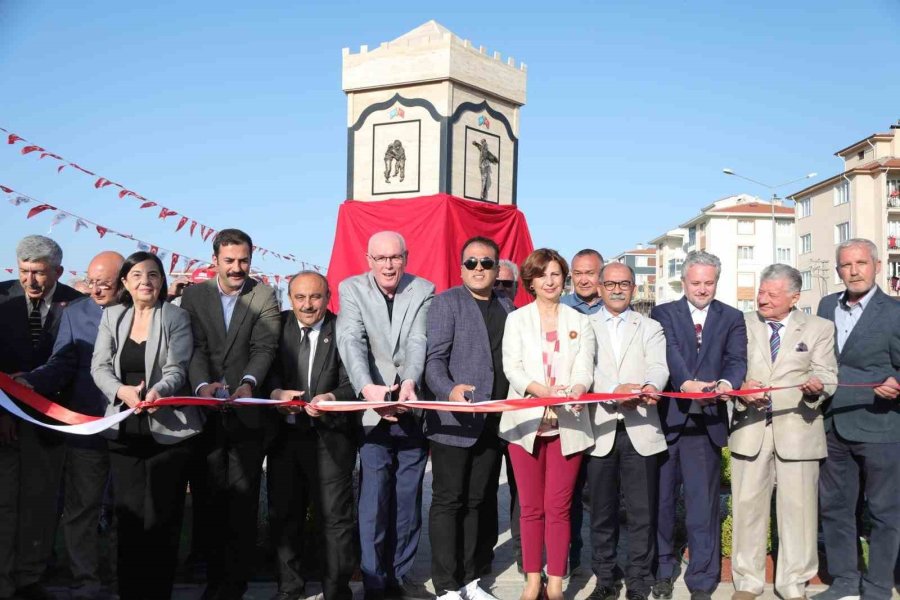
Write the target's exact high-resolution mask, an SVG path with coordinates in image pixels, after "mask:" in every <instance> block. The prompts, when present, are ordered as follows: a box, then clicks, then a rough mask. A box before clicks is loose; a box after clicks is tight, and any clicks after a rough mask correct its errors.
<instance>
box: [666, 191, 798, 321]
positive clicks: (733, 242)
mask: <svg viewBox="0 0 900 600" xmlns="http://www.w3.org/2000/svg"><path fill="white" fill-rule="evenodd" d="M652 243H653V244H654V246H655V249H656V255H657V277H658V281H659V282H660V285H658V286H657V290H659V293H658V296H657V303H662V302H669V301H671V300H677V299H678V298H680V297H681V294H682V290H681V281H680V279H681V263H682V262H683V261H684V255H685V254H686V253H687V252H690V251H692V250H705V251H707V252H710V253H712V254H715V255H716V256H718V257H719V259H720V260H721V261H722V274H721V275H720V277H719V286H718V291H717V295H716V298H717V299H718V300H720V301H722V302H724V303H726V304H730V305H731V306H734V307H736V308H738V309H740V310H742V311H745V312H746V311H751V310H755V309H756V290H757V286H758V284H759V274H760V272H761V271H762V270H763V269H764V268H765V267H767V266H768V265H770V264H772V263H776V262H780V263H784V264H788V265H791V266H794V265H795V258H796V248H795V246H796V237H795V232H794V209H793V208H790V207H787V206H784V205H783V204H782V203H781V201H780V200H778V199H773V200H771V201H765V200H762V199H760V198H757V197H755V196H751V195H749V194H738V195H734V196H728V197H726V198H722V199H721V200H717V201H715V202H713V203H712V204H709V205H707V206H704V207H703V208H702V209H700V213H699V214H697V215H696V216H695V217H693V218H692V219H690V220H688V221H686V222H685V223H682V224H681V225H680V226H679V227H678V228H676V229H672V230H670V231H668V232H666V233H665V234H663V235H661V236H659V237H658V238H656V239H654V240H653V242H652ZM660 269H664V270H660ZM663 274H664V275H665V277H663Z"/></svg>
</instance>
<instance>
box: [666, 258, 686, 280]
mask: <svg viewBox="0 0 900 600" xmlns="http://www.w3.org/2000/svg"><path fill="white" fill-rule="evenodd" d="M683 262H684V259H683V258H670V259H669V277H681V263H683Z"/></svg>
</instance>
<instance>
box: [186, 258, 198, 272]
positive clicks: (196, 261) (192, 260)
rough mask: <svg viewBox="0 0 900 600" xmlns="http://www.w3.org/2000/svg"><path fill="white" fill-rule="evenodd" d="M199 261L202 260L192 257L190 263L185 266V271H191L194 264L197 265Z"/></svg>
mask: <svg viewBox="0 0 900 600" xmlns="http://www.w3.org/2000/svg"><path fill="white" fill-rule="evenodd" d="M198 262H200V261H199V260H197V259H196V258H192V259H191V260H189V261H188V264H187V266H186V267H185V268H184V270H185V271H190V270H191V269H192V268H193V267H194V265H196V264H197V263H198Z"/></svg>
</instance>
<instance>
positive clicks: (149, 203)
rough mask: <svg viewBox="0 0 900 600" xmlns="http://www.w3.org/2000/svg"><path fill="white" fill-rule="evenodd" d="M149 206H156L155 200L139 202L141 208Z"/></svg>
mask: <svg viewBox="0 0 900 600" xmlns="http://www.w3.org/2000/svg"><path fill="white" fill-rule="evenodd" d="M151 206H156V202H149V201H148V202H144V203H143V204H141V208H150V207H151Z"/></svg>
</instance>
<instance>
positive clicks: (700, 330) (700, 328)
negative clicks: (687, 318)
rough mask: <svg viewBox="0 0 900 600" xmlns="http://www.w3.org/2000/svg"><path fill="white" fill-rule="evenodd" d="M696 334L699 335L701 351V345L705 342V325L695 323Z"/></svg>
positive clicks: (698, 346) (698, 342) (698, 343)
mask: <svg viewBox="0 0 900 600" xmlns="http://www.w3.org/2000/svg"><path fill="white" fill-rule="evenodd" d="M694 333H696V334H697V349H698V350H699V349H700V344H701V342H702V341H703V325H701V324H700V323H694Z"/></svg>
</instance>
